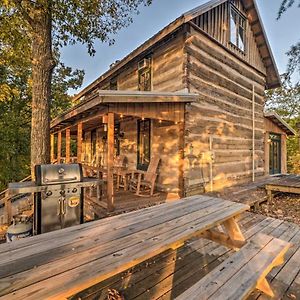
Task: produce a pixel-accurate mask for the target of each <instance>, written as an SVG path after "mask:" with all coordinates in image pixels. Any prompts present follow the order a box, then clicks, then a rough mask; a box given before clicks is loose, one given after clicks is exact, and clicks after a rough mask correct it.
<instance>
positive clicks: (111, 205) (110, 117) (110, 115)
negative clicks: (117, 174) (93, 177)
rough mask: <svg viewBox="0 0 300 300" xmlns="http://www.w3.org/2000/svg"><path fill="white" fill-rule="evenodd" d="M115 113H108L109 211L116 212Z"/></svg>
mask: <svg viewBox="0 0 300 300" xmlns="http://www.w3.org/2000/svg"><path fill="white" fill-rule="evenodd" d="M114 123H115V122H114V113H111V112H110V113H108V118H107V209H108V211H113V210H114V177H113V161H114V127H115V125H114Z"/></svg>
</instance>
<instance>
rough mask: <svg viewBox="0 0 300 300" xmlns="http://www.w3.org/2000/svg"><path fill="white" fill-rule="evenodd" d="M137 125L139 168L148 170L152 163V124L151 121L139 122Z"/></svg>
mask: <svg viewBox="0 0 300 300" xmlns="http://www.w3.org/2000/svg"><path fill="white" fill-rule="evenodd" d="M137 125H138V126H137V146H138V149H137V168H138V169H139V170H147V168H148V165H149V163H150V132H151V122H150V120H149V119H146V120H138V123H137Z"/></svg>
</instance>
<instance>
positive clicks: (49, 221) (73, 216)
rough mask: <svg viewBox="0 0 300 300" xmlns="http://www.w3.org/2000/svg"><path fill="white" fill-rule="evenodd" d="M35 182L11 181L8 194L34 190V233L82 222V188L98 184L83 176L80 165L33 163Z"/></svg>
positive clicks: (96, 181) (94, 179) (97, 181)
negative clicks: (34, 165) (35, 164)
mask: <svg viewBox="0 0 300 300" xmlns="http://www.w3.org/2000/svg"><path fill="white" fill-rule="evenodd" d="M35 177H36V178H35V179H36V181H35V182H24V183H11V184H9V190H10V193H11V194H18V193H34V226H33V227H34V228H33V229H34V234H40V233H45V232H49V231H53V230H58V229H62V228H66V227H69V226H73V225H77V224H80V223H82V222H83V199H84V187H91V186H95V185H97V184H100V182H99V180H98V179H96V178H84V177H83V175H82V167H81V165H80V164H56V165H37V166H36V167H35Z"/></svg>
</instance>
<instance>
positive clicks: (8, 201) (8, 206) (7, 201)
mask: <svg viewBox="0 0 300 300" xmlns="http://www.w3.org/2000/svg"><path fill="white" fill-rule="evenodd" d="M4 203H5V210H6V217H7V224H8V225H10V223H11V221H12V207H11V198H10V197H9V194H8V193H6V195H5V200H4Z"/></svg>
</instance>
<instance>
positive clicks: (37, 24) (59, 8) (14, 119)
mask: <svg viewBox="0 0 300 300" xmlns="http://www.w3.org/2000/svg"><path fill="white" fill-rule="evenodd" d="M150 3H151V0H103V1H99V0H89V1H79V0H68V1H64V0H57V1H46V0H36V1H31V0H22V1H19V0H0V77H1V78H0V140H1V143H2V144H1V148H0V190H1V189H2V188H3V187H5V186H6V184H7V182H9V181H14V180H19V179H21V178H23V177H24V176H25V175H27V174H28V173H29V144H30V142H29V139H30V121H31V120H30V118H31V116H30V115H31V105H30V104H31V101H32V90H33V91H35V90H37V89H32V86H34V85H35V84H36V83H35V82H32V80H31V75H32V70H34V69H32V64H34V65H38V66H39V67H40V68H43V71H45V72H41V73H40V74H41V77H43V76H45V77H44V78H40V79H41V83H42V82H47V78H48V77H47V75H45V74H46V73H47V72H46V70H47V68H48V69H49V65H51V66H52V65H53V62H55V65H56V68H55V69H54V72H53V75H52V80H51V85H52V91H51V99H46V101H49V103H50V107H51V116H52V117H55V116H57V115H58V114H59V113H61V112H62V111H63V110H65V109H67V108H69V107H70V106H71V105H72V102H71V98H70V96H68V95H67V91H68V89H69V88H72V89H76V88H78V87H80V86H81V84H82V80H83V76H84V72H83V71H80V70H75V71H73V70H72V69H71V68H69V67H67V66H65V65H64V64H63V63H61V62H60V55H59V52H60V51H59V50H60V48H61V47H62V46H66V45H68V44H75V43H77V42H79V43H82V44H84V45H86V46H87V49H88V52H89V54H90V55H93V54H94V53H95V48H94V42H95V40H100V41H102V42H109V43H113V42H114V40H113V35H114V34H115V33H116V32H117V31H118V30H120V29H121V28H123V27H124V26H128V25H129V24H130V23H131V22H132V14H135V13H138V7H139V6H140V5H142V4H144V5H149V4H150ZM49 17H50V21H51V22H44V20H46V19H49ZM45 26H46V27H45ZM47 26H49V27H50V28H49V27H47ZM49 32H51V38H52V40H51V44H52V50H51V49H48V48H47V50H48V51H51V53H49V52H48V53H45V55H44V56H42V57H38V58H37V57H35V59H32V58H33V57H34V55H33V54H34V53H36V50H37V48H36V43H34V41H40V39H41V38H42V40H44V38H46V36H47V33H49ZM42 33H43V34H44V35H43V34H42ZM34 49H35V50H34ZM49 60H50V61H49ZM39 98H40V99H41V105H42V106H44V104H43V103H42V99H43V97H40V95H35V99H39ZM45 119H46V118H45ZM37 121H38V120H35V123H37ZM41 130H45V129H44V128H41ZM34 143H36V145H38V147H33V148H34V149H37V148H39V146H41V147H40V149H41V148H45V147H44V146H45V145H47V143H46V142H45V141H41V140H40V141H39V140H34ZM36 145H35V146H36ZM42 146H43V147H42Z"/></svg>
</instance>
